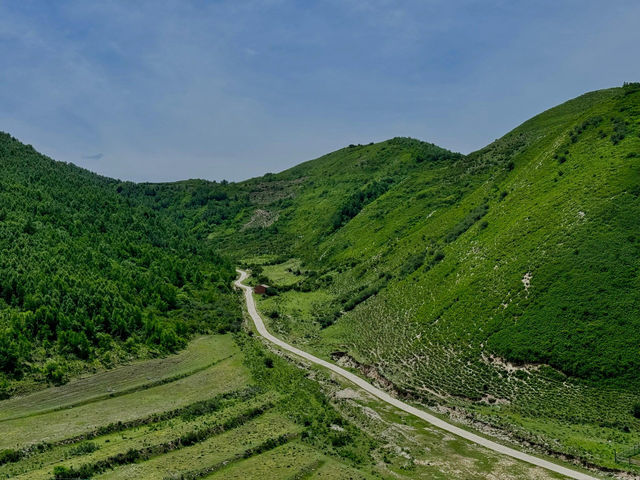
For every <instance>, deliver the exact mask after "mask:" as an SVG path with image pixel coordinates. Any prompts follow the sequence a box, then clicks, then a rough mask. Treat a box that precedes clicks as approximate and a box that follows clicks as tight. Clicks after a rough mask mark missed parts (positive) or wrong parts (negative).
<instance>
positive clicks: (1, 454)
mask: <svg viewBox="0 0 640 480" xmlns="http://www.w3.org/2000/svg"><path fill="white" fill-rule="evenodd" d="M21 458H22V452H20V451H18V450H11V449H7V450H0V465H4V464H5V463H13V462H17V461H18V460H20V459H21Z"/></svg>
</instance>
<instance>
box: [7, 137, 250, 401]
mask: <svg viewBox="0 0 640 480" xmlns="http://www.w3.org/2000/svg"><path fill="white" fill-rule="evenodd" d="M0 167H1V168H2V177H1V178H0V252H1V255H0V396H2V395H5V394H7V392H9V393H10V392H12V391H14V388H17V387H18V382H19V381H20V379H21V378H22V377H24V376H26V379H27V380H29V381H51V382H54V383H60V382H63V381H65V379H66V378H67V376H68V374H69V373H77V372H79V371H82V370H83V369H85V368H86V367H87V365H88V364H90V363H91V362H96V363H97V364H100V363H102V364H105V365H110V364H112V363H113V362H115V361H118V359H119V358H120V359H121V358H126V357H130V356H135V355H140V354H144V352H145V351H148V350H151V351H155V352H166V351H173V350H176V349H178V348H180V347H181V346H182V345H183V344H184V340H185V339H186V338H187V337H188V336H190V335H191V334H192V333H193V332H195V331H206V330H211V329H213V330H215V329H221V330H224V329H227V328H230V326H231V325H234V326H237V319H238V316H239V309H238V307H237V302H236V301H235V299H234V297H233V296H232V295H231V294H230V293H229V292H230V288H229V281H230V279H231V278H232V276H233V270H232V269H231V266H230V264H229V263H228V262H225V261H224V260H222V258H221V257H220V256H219V255H217V254H216V253H215V252H214V251H213V250H212V249H211V248H210V247H209V246H208V245H206V244H205V243H203V242H199V241H198V238H197V237H196V236H195V235H194V234H192V233H191V232H190V229H189V228H185V222H182V221H181V219H180V217H178V216H177V215H173V214H171V212H168V211H155V210H153V209H151V208H148V207H147V206H145V205H144V203H143V202H140V201H137V200H136V199H135V198H125V196H124V194H123V189H124V188H125V187H126V185H125V184H121V183H120V182H118V181H116V180H112V179H108V178H104V177H100V176H98V175H95V174H92V173H90V172H88V171H86V170H83V169H80V168H77V167H75V166H73V165H70V164H65V163H61V162H55V161H53V160H51V159H49V158H47V157H45V156H43V155H40V154H38V153H37V152H36V151H35V150H33V148H32V147H30V146H26V145H23V144H21V143H20V142H18V141H17V140H15V139H13V138H12V137H10V136H9V135H7V134H2V135H1V136H0ZM178 315H179V317H178ZM234 328H235V327H234ZM52 358H53V360H54V361H50V360H51V359H52ZM27 383H28V382H22V384H20V385H21V386H20V388H22V387H24V386H25V385H26V384H27Z"/></svg>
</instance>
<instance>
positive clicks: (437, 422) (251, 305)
mask: <svg viewBox="0 0 640 480" xmlns="http://www.w3.org/2000/svg"><path fill="white" fill-rule="evenodd" d="M237 272H238V273H239V274H240V277H239V278H238V280H236V281H235V285H236V286H237V287H239V288H241V289H242V290H244V297H245V299H246V301H247V310H248V311H249V315H250V316H251V319H252V320H253V323H254V324H255V326H256V329H257V330H258V333H259V334H260V335H262V336H263V337H264V338H266V339H267V340H269V341H270V342H272V343H274V344H275V345H277V346H279V347H280V348H282V349H284V350H287V351H288V352H291V353H294V354H296V355H298V356H300V357H302V358H304V359H306V360H308V361H310V362H312V363H315V364H317V365H322V366H323V367H325V368H328V369H329V370H331V371H332V372H335V373H337V374H338V375H340V376H342V377H344V378H346V379H347V380H349V381H351V382H353V383H355V384H356V385H357V386H358V387H360V388H362V389H363V390H365V391H366V392H369V393H370V394H371V395H373V396H375V397H378V398H379V399H380V400H382V401H384V402H386V403H388V404H390V405H393V406H394V407H396V408H399V409H400V410H404V411H405V412H407V413H410V414H412V415H415V416H416V417H418V418H421V419H422V420H424V421H426V422H429V423H430V424H432V425H434V426H436V427H438V428H441V429H442V430H446V431H447V432H449V433H452V434H454V435H457V436H458V437H461V438H464V439H465V440H468V441H470V442H473V443H476V444H478V445H481V446H483V447H485V448H488V449H490V450H493V451H494V452H498V453H501V454H503V455H508V456H510V457H513V458H516V459H518V460H522V461H523V462H527V463H530V464H532V465H536V466H538V467H542V468H546V469H547V470H550V471H552V472H556V473H559V474H561V475H565V476H566V477H569V478H575V479H576V480H597V478H596V477H592V476H591V475H587V474H586V473H582V472H578V471H576V470H572V469H570V468H567V467H563V466H562V465H558V464H556V463H553V462H550V461H548V460H544V459H542V458H538V457H535V456H533V455H529V454H528V453H524V452H521V451H519V450H516V449H514V448H510V447H507V446H505V445H501V444H499V443H496V442H494V441H492V440H489V439H487V438H484V437H481V436H480V435H476V434H475V433H472V432H469V431H467V430H464V429H462V428H460V427H457V426H455V425H453V424H451V423H448V422H446V421H444V420H442V419H440V418H438V417H436V416H434V415H431V414H429V413H427V412H425V411H424V410H420V409H418V408H416V407H413V406H411V405H409V404H408V403H405V402H403V401H401V400H398V399H397V398H395V397H392V396H391V395H389V394H388V393H387V392H385V391H384V390H380V389H379V388H377V387H374V386H373V385H371V384H370V383H369V382H367V381H365V380H363V379H362V378H360V377H359V376H357V375H354V374H353V373H351V372H348V371H347V370H345V369H344V368H340V367H339V366H337V365H335V364H333V363H330V362H327V361H325V360H322V359H321V358H318V357H315V356H313V355H311V354H310V353H307V352H305V351H303V350H300V349H299V348H296V347H294V346H292V345H289V344H288V343H285V342H283V341H282V340H280V339H279V338H276V337H274V336H273V335H271V334H270V333H269V331H268V330H267V329H266V327H265V326H264V322H263V321H262V317H260V314H259V313H258V310H257V309H256V304H255V301H254V299H253V291H252V288H251V287H249V286H247V285H244V284H243V283H242V282H243V281H244V280H245V279H246V278H247V277H248V276H249V274H248V273H247V272H245V271H244V270H237Z"/></svg>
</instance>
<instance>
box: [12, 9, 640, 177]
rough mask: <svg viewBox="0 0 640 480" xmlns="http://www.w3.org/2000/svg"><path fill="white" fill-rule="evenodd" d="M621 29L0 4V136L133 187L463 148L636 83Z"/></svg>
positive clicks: (634, 30) (516, 13)
mask: <svg viewBox="0 0 640 480" xmlns="http://www.w3.org/2000/svg"><path fill="white" fill-rule="evenodd" d="M639 25H640V2H638V1H636V0H629V1H625V0H612V1H607V2H605V1H600V0H599V1H590V0H582V1H573V0H555V1H545V0H537V1H517V0H510V1H506V0H505V1H500V0H493V1H492V0H484V1H472V0H468V1H465V0H460V1H453V0H450V1H435V0H433V1H431V0H423V1H418V0H396V1H391V0H319V1H309V0H307V1H288V0H249V1H242V0H232V1H226V0H219V1H209V2H205V1H192V2H190V1H184V0H182V1H162V0H154V1H148V2H146V1H103V2H97V1H96V2H87V1H81V0H78V1H64V0H61V1H56V2H50V1H29V0H21V1H1V0H0V58H1V59H2V60H1V63H0V130H3V131H7V132H9V133H11V134H12V135H14V136H16V137H18V138H19V139H20V140H22V141H23V142H25V143H30V144H32V145H34V146H35V147H36V148H37V149H38V150H40V151H41V152H43V153H46V154H47V155H49V156H51V157H53V158H55V159H57V160H63V161H67V162H73V163H75V164H77V165H80V166H83V167H86V168H89V169H91V170H93V171H96V172H99V173H102V174H105V175H109V176H112V177H117V178H122V179H128V180H135V181H166V180H179V179H185V178H207V179H211V180H220V179H223V178H225V179H230V180H240V179H245V178H248V177H252V176H256V175H260V174H263V173H265V172H275V171H280V170H282V169H285V168H287V167H289V166H292V165H295V164H297V163H300V162H302V161H305V160H308V159H311V158H315V157H317V156H320V155H322V154H324V153H327V152H330V151H332V150H336V149H338V148H341V147H343V146H345V145H348V144H350V143H368V142H370V141H381V140H385V139H387V138H391V137H394V136H412V137H416V138H420V139H422V140H427V141H430V142H434V143H436V144H438V145H441V146H444V147H447V148H450V149H452V150H456V151H461V152H464V153H466V152H469V151H473V150H475V149H477V148H480V147H482V146H484V145H486V144H487V143H489V142H490V141H492V140H493V139H495V138H497V137H500V136H502V135H503V134H504V133H506V132H507V131H508V130H510V129H511V128H513V127H515V126H516V125H517V124H519V123H521V122H522V121H524V120H526V119H527V118H529V117H531V116H532V115H534V114H536V113H538V112H540V111H543V110H545V109H547V108H549V107H551V106H553V105H556V104H558V103H561V102H563V101H565V100H568V99H569V98H572V97H575V96H577V95H579V94H581V93H584V92H586V91H590V90H595V89H599V88H606V87H611V86H618V85H620V84H622V82H623V81H640V50H638V45H640V28H639Z"/></svg>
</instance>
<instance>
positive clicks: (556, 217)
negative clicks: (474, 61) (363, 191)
mask: <svg viewBox="0 0 640 480" xmlns="http://www.w3.org/2000/svg"><path fill="white" fill-rule="evenodd" d="M639 115H640V93H638V92H632V91H631V89H626V90H623V89H614V90H607V91H602V92H596V93H592V94H587V95H585V96H583V97H580V98H578V99H576V100H573V101H571V102H568V103H566V104H564V105H562V106H560V107H557V108H555V109H552V110H550V111H547V112H545V113H543V114H541V115H539V116H537V117H535V118H534V119H532V120H530V121H528V122H526V123H525V124H523V125H522V126H520V127H518V128H517V129H515V130H514V131H513V132H511V133H509V134H507V135H506V136H505V137H504V138H502V139H500V140H498V141H496V142H495V143H494V144H492V145H490V146H488V147H487V148H485V149H483V150H481V151H479V152H476V153H474V154H471V155H470V156H468V157H466V158H464V159H462V160H459V161H458V162H456V163H454V164H452V165H450V166H448V167H447V168H445V169H444V170H443V171H440V172H439V171H437V170H434V169H425V170H424V171H421V172H416V173H414V174H413V175H412V176H411V178H409V179H407V181H405V182H403V183H402V184H400V185H398V186H396V187H395V188H394V189H393V190H391V191H389V192H388V193H387V194H386V195H385V196H383V197H381V198H380V199H378V200H377V201H376V202H374V203H372V204H371V205H369V206H368V207H367V208H366V209H365V211H363V212H362V213H361V214H360V215H359V216H357V217H356V218H354V219H353V220H352V221H351V222H349V224H347V225H346V226H344V227H343V228H342V229H341V230H340V231H339V232H337V233H336V234H335V235H333V236H332V237H330V238H328V239H327V240H326V241H325V242H324V244H323V245H322V247H323V248H321V249H320V252H319V253H320V255H321V256H322V257H323V258H332V259H335V260H334V261H336V262H339V261H340V260H347V259H350V260H351V261H352V262H353V261H355V262H357V263H358V265H359V266H358V267H356V268H355V269H354V271H353V278H354V280H355V279H356V278H367V281H368V282H375V281H376V280H375V278H374V275H375V273H376V271H384V272H388V273H390V274H391V275H392V276H393V278H392V279H391V280H390V281H389V282H388V283H387V284H386V288H383V289H381V292H380V294H379V295H378V296H377V297H376V298H372V299H371V300H370V301H368V302H366V303H364V304H363V305H362V306H361V308H360V311H358V310H356V311H355V312H354V314H353V315H351V316H350V315H347V316H346V317H345V318H344V319H343V320H342V321H344V322H347V323H348V322H350V321H353V322H356V321H357V322H358V323H362V322H364V323H363V324H364V325H366V322H367V320H366V319H367V318H373V317H375V316H378V315H380V313H379V312H378V310H379V309H380V308H382V307H383V306H384V310H386V311H387V313H383V314H382V315H386V316H388V317H389V318H388V319H387V320H388V321H389V322H391V323H394V322H396V321H397V319H398V318H403V319H405V320H410V321H411V322H414V323H415V324H416V325H418V326H419V330H420V331H422V332H424V337H426V338H428V339H430V341H433V340H434V339H438V341H440V342H444V343H447V344H451V345H457V346H458V347H461V348H465V349H466V348H467V344H471V345H472V346H473V348H474V349H477V350H478V353H480V351H482V352H484V353H486V354H491V353H496V354H498V355H500V356H503V357H506V358H507V359H510V360H514V361H517V362H520V363H523V362H532V363H548V364H550V365H552V366H554V367H556V368H558V369H560V370H562V371H564V372H566V373H568V374H571V375H575V376H579V377H583V378H589V379H593V380H604V379H608V378H617V379H620V380H622V379H625V380H627V381H637V380H638V375H637V371H638V367H639V366H640V357H639V356H638V353H637V345H638V344H639V341H640V338H638V336H639V335H640V325H639V323H640V317H639V316H638V315H637V311H638V305H640V303H639V302H640V288H638V287H640V281H639V277H638V267H639V266H640V260H639V259H640V257H639V256H638V253H640V235H639V232H640V200H639V199H638V196H639V195H640V138H639V137H638V132H639V130H640V129H639V126H638V119H639V118H640V117H639ZM620 132H624V137H623V138H618V136H622V135H621V133H620ZM425 253H426V255H425ZM423 256H424V259H422V257H423ZM420 264H421V265H420ZM414 267H417V268H416V269H415V271H414V272H411V271H410V270H413V268H414ZM377 276H378V277H380V273H379V272H378V274H377ZM389 302H393V303H397V304H398V307H397V308H391V309H390V308H389V307H388V306H389ZM374 312H375V313H374ZM405 312H406V313H405ZM356 317H357V320H356ZM417 343H418V345H416V347H417V348H419V344H420V343H421V342H420V341H418V342H417Z"/></svg>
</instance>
